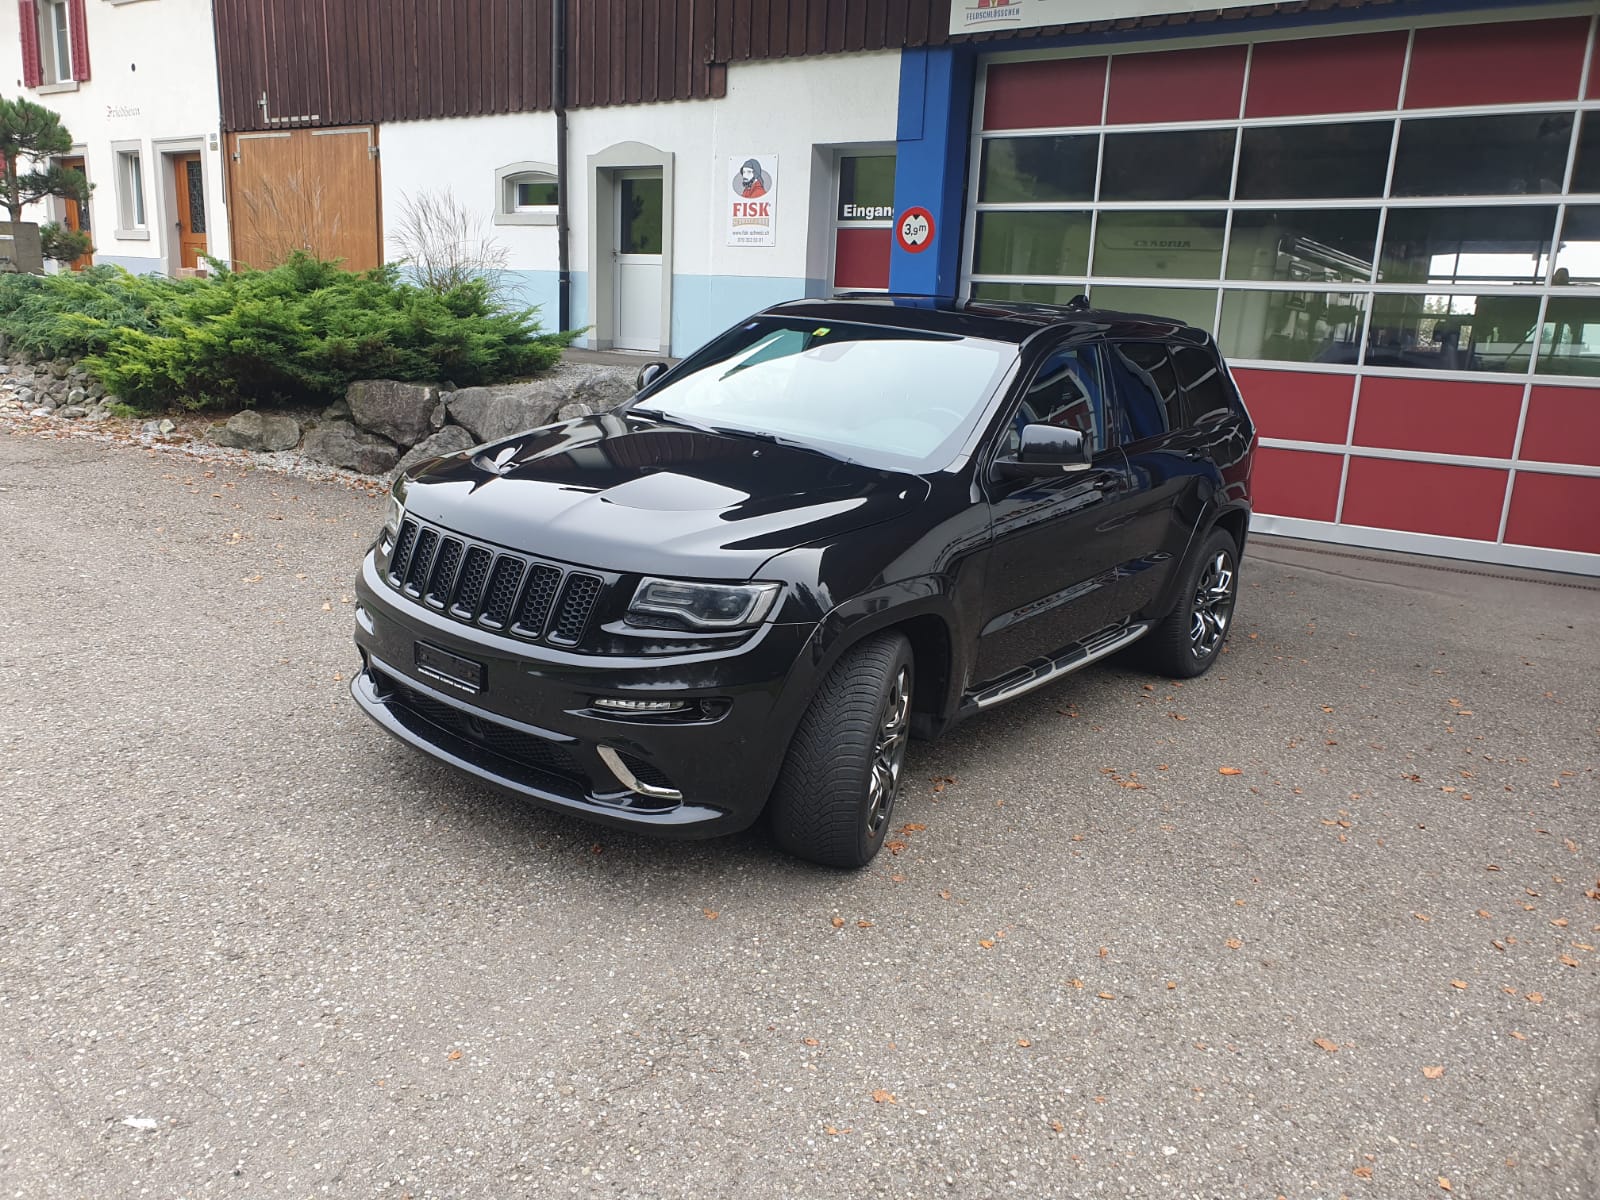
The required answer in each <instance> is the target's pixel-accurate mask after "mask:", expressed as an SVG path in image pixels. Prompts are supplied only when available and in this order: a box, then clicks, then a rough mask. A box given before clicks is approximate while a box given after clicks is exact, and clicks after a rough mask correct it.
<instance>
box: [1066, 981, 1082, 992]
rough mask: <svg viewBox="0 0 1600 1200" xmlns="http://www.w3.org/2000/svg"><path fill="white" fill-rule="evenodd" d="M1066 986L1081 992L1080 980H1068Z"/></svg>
mask: <svg viewBox="0 0 1600 1200" xmlns="http://www.w3.org/2000/svg"><path fill="white" fill-rule="evenodd" d="M1067 984H1068V985H1069V986H1071V987H1075V988H1077V989H1078V990H1079V991H1082V990H1083V980H1081V979H1069V980H1067Z"/></svg>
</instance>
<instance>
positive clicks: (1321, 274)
mask: <svg viewBox="0 0 1600 1200" xmlns="http://www.w3.org/2000/svg"><path fill="white" fill-rule="evenodd" d="M1377 240H1378V210H1377V209H1375V208H1362V209H1342V208H1307V209H1276V208H1275V209H1241V210H1239V211H1238V212H1236V213H1234V214H1233V234H1232V237H1231V238H1230V240H1229V242H1228V278H1229V279H1273V280H1281V281H1284V282H1289V281H1294V282H1302V283H1352V282H1353V283H1365V282H1367V280H1369V279H1371V278H1372V251H1373V247H1374V246H1375V245H1376V243H1377Z"/></svg>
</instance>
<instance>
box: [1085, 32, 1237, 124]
mask: <svg viewBox="0 0 1600 1200" xmlns="http://www.w3.org/2000/svg"><path fill="white" fill-rule="evenodd" d="M1244 56H1245V48H1244V47H1243V46H1216V47H1212V48H1209V49H1205V50H1167V51H1164V52H1158V53H1155V54H1119V55H1117V56H1116V57H1115V58H1113V59H1112V60H1111V95H1110V98H1109V99H1108V100H1107V102H1106V121H1107V122H1108V123H1109V124H1113V125H1124V124H1134V123H1137V122H1144V121H1152V122H1153V121H1226V120H1231V119H1233V118H1235V117H1237V116H1238V115H1239V93H1240V92H1241V91H1242V90H1243V89H1244Z"/></svg>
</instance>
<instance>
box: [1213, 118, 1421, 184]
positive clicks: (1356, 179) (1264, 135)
mask: <svg viewBox="0 0 1600 1200" xmlns="http://www.w3.org/2000/svg"><path fill="white" fill-rule="evenodd" d="M1393 137H1394V122H1393V121H1360V122H1355V123H1350V122H1341V123H1339V124H1337V125H1287V126H1283V127H1281V128H1280V127H1275V126H1266V127H1256V128H1251V129H1246V130H1245V131H1244V140H1243V142H1242V143H1241V144H1240V146H1239V190H1238V198H1239V199H1240V200H1310V199H1323V198H1326V199H1344V198H1347V197H1349V198H1355V197H1361V196H1381V195H1383V180H1384V176H1385V175H1387V174H1388V171H1389V143H1390V141H1391V140H1392V139H1393Z"/></svg>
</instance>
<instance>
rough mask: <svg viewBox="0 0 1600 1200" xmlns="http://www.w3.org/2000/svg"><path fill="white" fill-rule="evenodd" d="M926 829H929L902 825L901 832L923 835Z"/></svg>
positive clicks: (921, 826)
mask: <svg viewBox="0 0 1600 1200" xmlns="http://www.w3.org/2000/svg"><path fill="white" fill-rule="evenodd" d="M926 828H927V826H926V825H902V826H901V827H900V832H901V833H921V832H922V831H923V830H924V829H926Z"/></svg>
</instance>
